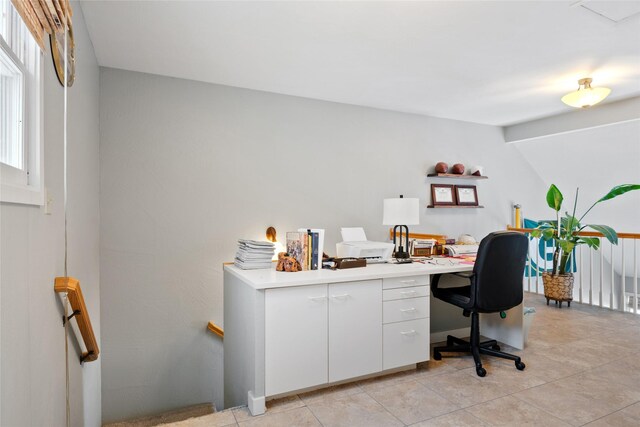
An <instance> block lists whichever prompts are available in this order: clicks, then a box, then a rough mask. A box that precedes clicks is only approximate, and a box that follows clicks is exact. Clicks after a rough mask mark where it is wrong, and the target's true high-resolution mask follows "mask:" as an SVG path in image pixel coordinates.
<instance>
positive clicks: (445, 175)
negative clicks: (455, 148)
mask: <svg viewBox="0 0 640 427" xmlns="http://www.w3.org/2000/svg"><path fill="white" fill-rule="evenodd" d="M427 176H428V177H429V178H447V179H489V177H488V176H476V175H456V174H453V173H429V174H427Z"/></svg>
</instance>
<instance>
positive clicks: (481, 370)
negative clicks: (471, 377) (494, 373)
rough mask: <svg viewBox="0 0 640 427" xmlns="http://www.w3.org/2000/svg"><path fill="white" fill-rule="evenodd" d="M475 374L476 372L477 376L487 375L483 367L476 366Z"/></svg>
mask: <svg viewBox="0 0 640 427" xmlns="http://www.w3.org/2000/svg"><path fill="white" fill-rule="evenodd" d="M476 374H478V376H479V377H484V376H485V375H487V370H486V369H484V368H483V367H479V368H476Z"/></svg>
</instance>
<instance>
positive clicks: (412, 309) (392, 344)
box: [382, 276, 430, 369]
mask: <svg viewBox="0 0 640 427" xmlns="http://www.w3.org/2000/svg"><path fill="white" fill-rule="evenodd" d="M428 284H429V277H428V276H405V277H394V278H390V279H384V280H383V284H382V287H383V289H384V291H383V292H384V293H383V299H384V302H383V303H382V304H383V309H382V310H383V323H384V326H383V338H382V340H383V350H382V362H383V364H382V367H383V369H393V368H398V367H400V366H405V365H411V364H413V363H418V362H423V361H426V360H429V299H430V298H429V288H428V286H427V285H428Z"/></svg>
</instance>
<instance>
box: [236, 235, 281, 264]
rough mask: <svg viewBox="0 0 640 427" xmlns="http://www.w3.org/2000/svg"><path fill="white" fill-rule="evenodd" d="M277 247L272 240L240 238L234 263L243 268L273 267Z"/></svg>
mask: <svg viewBox="0 0 640 427" xmlns="http://www.w3.org/2000/svg"><path fill="white" fill-rule="evenodd" d="M275 248H276V246H275V245H274V244H273V243H271V242H260V241H257V240H244V239H240V240H238V252H237V253H236V259H235V262H234V264H235V266H236V267H238V268H241V269H243V270H258V269H262V268H271V267H272V266H273V264H272V262H271V259H272V258H273V253H274V251H275Z"/></svg>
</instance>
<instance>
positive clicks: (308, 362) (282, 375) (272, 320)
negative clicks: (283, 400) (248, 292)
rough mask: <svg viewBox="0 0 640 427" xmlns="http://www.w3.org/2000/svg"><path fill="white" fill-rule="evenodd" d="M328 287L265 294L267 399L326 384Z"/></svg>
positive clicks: (303, 287)
mask: <svg viewBox="0 0 640 427" xmlns="http://www.w3.org/2000/svg"><path fill="white" fill-rule="evenodd" d="M327 366H328V360H327V285H312V286H297V287H290V288H281V289H267V290H266V291H265V393H266V395H267V396H273V395H275V394H280V393H284V392H287V391H291V390H298V389H301V388H305V387H311V386H315V385H318V384H324V383H326V382H327V380H328V379H327Z"/></svg>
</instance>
